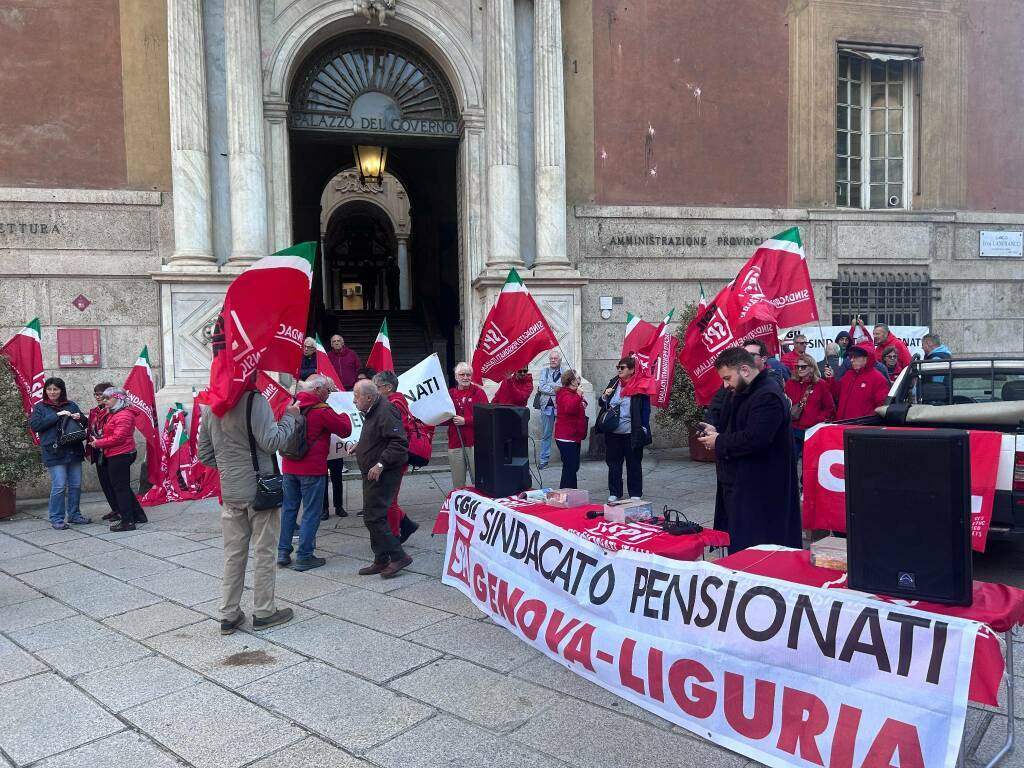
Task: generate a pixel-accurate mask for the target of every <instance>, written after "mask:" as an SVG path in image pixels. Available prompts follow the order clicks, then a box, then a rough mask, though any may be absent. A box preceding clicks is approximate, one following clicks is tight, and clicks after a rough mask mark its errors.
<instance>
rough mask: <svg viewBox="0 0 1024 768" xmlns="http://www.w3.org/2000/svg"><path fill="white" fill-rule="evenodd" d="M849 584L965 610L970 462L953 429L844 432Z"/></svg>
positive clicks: (962, 436)
mask: <svg viewBox="0 0 1024 768" xmlns="http://www.w3.org/2000/svg"><path fill="white" fill-rule="evenodd" d="M844 443H845V446H844V447H845V451H846V535H847V558H848V561H849V577H848V578H849V585H850V588H851V589H858V590H862V591H864V592H870V593H872V594H878V595H889V596H892V597H900V598H904V599H907V600H925V601H927V602H931V603H948V604H950V605H970V604H971V602H972V600H973V597H974V594H973V589H972V584H971V582H972V577H973V568H972V562H971V461H970V443H969V441H968V436H967V432H964V431H962V430H958V429H848V430H846V434H845V437H844Z"/></svg>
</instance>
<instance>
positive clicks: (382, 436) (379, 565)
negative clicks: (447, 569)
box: [352, 381, 412, 579]
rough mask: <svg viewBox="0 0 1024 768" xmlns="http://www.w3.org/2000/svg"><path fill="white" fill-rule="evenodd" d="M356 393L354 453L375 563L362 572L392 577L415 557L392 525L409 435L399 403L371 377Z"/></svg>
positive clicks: (365, 519)
mask: <svg viewBox="0 0 1024 768" xmlns="http://www.w3.org/2000/svg"><path fill="white" fill-rule="evenodd" d="M352 396H353V399H354V400H355V404H356V408H358V409H359V411H360V413H362V414H363V430H362V432H361V433H360V435H359V442H358V443H357V444H356V446H355V454H356V461H357V462H358V464H359V471H361V472H362V473H363V523H364V524H365V525H366V529H367V530H368V531H369V532H370V549H372V550H373V563H372V564H371V565H368V566H366V567H365V568H360V569H359V575H360V576H372V575H373V574H375V573H379V574H380V575H381V577H382V578H385V579H390V578H393V577H395V576H397V575H398V572H399V571H401V570H402V569H403V568H405V567H406V566H408V565H410V564H411V563H412V558H411V557H409V556H408V555H407V554H406V553H405V550H404V549H402V544H401V542H399V541H398V537H397V536H395V534H394V533H393V532H392V530H391V526H389V525H388V507H390V506H391V500H392V499H394V498H395V492H396V491H397V490H398V485H399V483H400V482H401V481H402V468H403V467H404V466H405V465H406V464H407V463H408V462H409V440H408V438H406V436H405V427H404V426H403V425H402V417H401V416H400V415H399V413H398V409H397V408H395V407H394V406H393V405H391V403H389V402H388V401H387V398H385V397H382V396H381V395H380V393H379V392H378V391H377V387H376V386H375V385H374V384H373V382H372V381H357V382H356V385H355V387H354V388H353V389H352Z"/></svg>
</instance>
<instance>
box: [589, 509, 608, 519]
mask: <svg viewBox="0 0 1024 768" xmlns="http://www.w3.org/2000/svg"><path fill="white" fill-rule="evenodd" d="M595 517H604V512H598V511H597V510H595V509H591V510H589V511H588V512H587V520H593V519H594V518H595Z"/></svg>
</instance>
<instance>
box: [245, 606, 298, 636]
mask: <svg viewBox="0 0 1024 768" xmlns="http://www.w3.org/2000/svg"><path fill="white" fill-rule="evenodd" d="M294 615H295V611H293V610H292V609H291V608H279V609H278V610H277V611H275V612H274V613H272V614H270V615H269V616H267V617H266V618H263V619H261V618H259V617H258V616H253V617H252V628H253V629H255V630H256V631H257V632H259V631H260V630H263V629H270V628H271V627H276V626H277V625H278V624H284V623H285V622H286V621H291V620H292V616H294Z"/></svg>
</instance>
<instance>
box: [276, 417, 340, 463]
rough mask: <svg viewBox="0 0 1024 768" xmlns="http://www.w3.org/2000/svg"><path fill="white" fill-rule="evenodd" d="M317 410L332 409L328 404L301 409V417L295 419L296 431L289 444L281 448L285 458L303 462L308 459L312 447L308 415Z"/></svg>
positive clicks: (289, 439)
mask: <svg viewBox="0 0 1024 768" xmlns="http://www.w3.org/2000/svg"><path fill="white" fill-rule="evenodd" d="M315 408H330V406H329V405H327V403H314V404H313V405H307V406H306V407H305V408H300V409H299V415H298V416H296V417H295V431H294V432H292V434H291V437H289V438H288V442H286V443H285V444H284V445H283V446H281V451H280V453H281V456H282V457H283V458H285V459H289V460H291V461H301V460H302V459H304V458H306V454H307V453H309V449H310V447H311V446H310V444H309V439H308V436H307V435H306V414H307V413H308V412H309V411H311V410H313V409H315Z"/></svg>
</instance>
